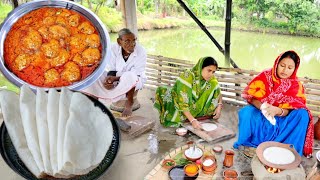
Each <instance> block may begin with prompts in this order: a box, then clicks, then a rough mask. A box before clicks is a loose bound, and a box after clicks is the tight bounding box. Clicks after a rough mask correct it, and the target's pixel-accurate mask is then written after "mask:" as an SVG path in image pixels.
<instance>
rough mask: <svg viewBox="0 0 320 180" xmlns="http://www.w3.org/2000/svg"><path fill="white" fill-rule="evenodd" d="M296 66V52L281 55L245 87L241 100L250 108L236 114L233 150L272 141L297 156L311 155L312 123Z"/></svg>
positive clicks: (298, 62)
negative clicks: (287, 145)
mask: <svg viewBox="0 0 320 180" xmlns="http://www.w3.org/2000/svg"><path fill="white" fill-rule="evenodd" d="M299 65H300V58H299V56H298V54H297V53H296V52H294V51H287V52H284V53H283V54H280V55H279V56H278V58H277V59H276V60H275V62H274V65H273V68H271V69H267V70H265V71H263V72H261V73H260V74H258V75H257V76H256V77H255V78H254V79H253V80H252V81H251V82H250V83H249V84H248V86H247V87H246V88H245V90H244V92H243V93H242V97H243V98H244V99H246V100H247V102H248V103H249V104H250V105H248V106H246V107H244V108H242V109H241V110H240V111H239V136H238V141H237V142H235V143H234V145H233V146H234V148H236V149H237V148H239V146H247V147H257V146H258V145H259V144H260V143H262V142H265V141H276V142H281V143H285V144H292V145H293V146H294V148H295V149H296V150H297V152H298V153H299V154H300V155H302V154H304V155H305V156H307V157H308V156H310V155H311V154H312V145H313V121H312V115H311V113H310V110H309V109H308V108H307V107H306V97H305V94H304V87H303V85H302V83H301V82H300V81H299V80H298V78H297V71H298V68H299Z"/></svg>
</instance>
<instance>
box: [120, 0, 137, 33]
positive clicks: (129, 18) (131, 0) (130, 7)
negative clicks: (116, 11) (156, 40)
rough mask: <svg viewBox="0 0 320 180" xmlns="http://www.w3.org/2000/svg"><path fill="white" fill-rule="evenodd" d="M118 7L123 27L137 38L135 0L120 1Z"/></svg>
mask: <svg viewBox="0 0 320 180" xmlns="http://www.w3.org/2000/svg"><path fill="white" fill-rule="evenodd" d="M120 6H121V12H122V19H123V21H124V25H125V27H126V28H128V29H130V30H131V31H132V32H133V33H134V34H135V35H136V36H138V26H137V11H136V9H137V2H136V0H121V3H120Z"/></svg>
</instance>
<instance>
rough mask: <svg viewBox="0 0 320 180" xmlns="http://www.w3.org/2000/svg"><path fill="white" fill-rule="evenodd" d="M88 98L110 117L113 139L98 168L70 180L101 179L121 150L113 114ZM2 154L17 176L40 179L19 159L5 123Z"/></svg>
mask: <svg viewBox="0 0 320 180" xmlns="http://www.w3.org/2000/svg"><path fill="white" fill-rule="evenodd" d="M88 98H89V99H90V100H91V101H92V102H93V103H94V105H95V106H98V107H99V108H100V109H101V110H102V111H103V112H104V113H105V114H107V115H108V116H109V118H110V120H111V124H112V127H113V138H112V142H111V145H110V147H109V150H108V152H107V154H106V155H105V157H104V159H103V160H102V161H101V163H100V164H99V166H98V167H96V168H95V169H93V170H92V171H90V172H89V173H88V174H86V175H82V176H75V177H72V178H69V179H68V180H93V179H97V178H99V177H100V176H101V175H103V174H104V173H105V172H106V171H107V170H108V168H109V167H110V166H111V164H112V163H113V161H114V159H115V158H116V156H117V153H118V151H119V148H120V131H119V127H118V125H117V123H116V121H115V118H114V117H113V115H112V113H111V112H110V111H109V110H108V109H107V108H106V107H105V106H104V105H103V104H102V103H101V102H100V101H98V100H96V99H94V98H92V97H89V96H88ZM0 153H1V156H2V158H3V159H4V161H5V162H6V163H7V165H8V166H9V167H10V168H11V169H12V170H13V171H15V172H16V173H17V174H19V175H21V176H22V177H24V178H25V179H28V180H36V179H38V178H36V177H35V176H34V175H33V174H32V173H31V172H30V171H29V170H28V169H27V168H26V167H25V165H24V163H23V162H22V161H21V159H20V158H19V156H18V154H17V152H16V149H15V148H14V146H13V144H12V142H11V139H10V136H9V134H8V131H7V128H6V126H5V124H4V122H3V123H2V125H1V127H0ZM43 179H53V180H56V179H58V178H51V177H50V178H43Z"/></svg>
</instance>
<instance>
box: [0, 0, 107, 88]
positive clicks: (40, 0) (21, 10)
mask: <svg viewBox="0 0 320 180" xmlns="http://www.w3.org/2000/svg"><path fill="white" fill-rule="evenodd" d="M42 7H57V8H66V9H69V10H73V11H76V12H78V13H80V14H81V15H83V16H84V17H86V18H87V19H88V20H89V21H91V22H92V24H93V25H94V26H95V28H96V29H97V31H98V32H99V36H100V42H101V45H102V55H101V57H102V59H101V61H100V64H99V66H98V67H97V69H96V70H95V71H94V72H92V74H91V75H89V76H88V77H87V78H86V79H83V80H81V81H78V82H75V83H73V84H72V85H70V86H68V88H70V89H72V90H81V89H84V88H86V87H88V86H90V85H91V84H92V83H94V82H95V81H96V80H97V79H98V78H99V77H100V76H101V75H102V73H103V72H104V70H105V68H106V65H107V61H108V60H109V59H110V57H111V54H110V53H111V50H110V47H111V46H110V45H111V44H110V37H109V33H108V31H107V30H106V28H105V26H104V24H103V23H102V22H101V20H100V19H99V18H98V17H97V16H96V15H95V14H94V13H93V12H91V11H90V10H89V9H87V8H85V7H83V6H81V5H79V4H77V3H74V2H72V1H66V0H36V1H31V2H28V3H25V4H22V5H20V6H19V7H17V8H15V9H14V10H13V11H11V12H10V13H9V14H8V16H7V18H6V19H5V20H4V22H3V24H2V26H1V28H0V70H1V72H2V73H3V75H4V76H5V77H6V78H7V79H8V80H9V81H10V82H12V83H14V84H15V85H17V86H19V87H20V86H22V85H23V84H28V85H29V86H30V87H31V88H32V89H36V88H37V87H36V86H34V85H31V84H29V83H27V82H25V81H23V80H21V79H20V78H19V77H17V76H16V75H15V74H13V73H12V72H11V71H10V70H9V69H7V67H6V65H5V64H4V41H5V38H6V36H7V34H8V32H9V31H10V29H11V27H12V26H13V24H14V23H15V22H16V21H17V20H18V19H19V18H21V17H22V16H24V15H25V14H27V13H29V12H30V11H33V10H36V9H39V8H42ZM58 89H59V88H58Z"/></svg>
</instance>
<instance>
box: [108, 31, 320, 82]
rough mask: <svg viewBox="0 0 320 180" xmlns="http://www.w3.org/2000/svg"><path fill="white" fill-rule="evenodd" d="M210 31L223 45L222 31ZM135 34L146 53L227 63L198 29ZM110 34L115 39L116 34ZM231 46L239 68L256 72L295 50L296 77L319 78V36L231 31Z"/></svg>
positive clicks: (223, 65)
mask: <svg viewBox="0 0 320 180" xmlns="http://www.w3.org/2000/svg"><path fill="white" fill-rule="evenodd" d="M209 31H210V33H211V34H212V35H213V37H214V38H215V39H216V40H217V41H218V42H219V44H220V45H221V46H222V47H223V48H224V38H225V37H224V30H222V29H221V30H217V29H210V30H209ZM138 36H139V37H138V40H139V42H140V44H142V45H143V46H144V47H145V48H146V50H147V53H148V54H153V55H162V56H165V57H171V58H178V59H184V60H189V61H193V62H196V61H197V60H198V59H199V58H200V57H203V56H212V57H214V58H215V59H216V60H217V61H218V63H219V66H221V67H227V66H228V65H226V63H225V59H224V56H223V54H222V53H221V52H220V51H219V50H218V48H217V47H216V46H215V45H214V44H213V42H212V41H211V40H210V39H209V38H208V37H207V35H206V34H205V33H204V32H203V31H202V30H200V29H165V30H149V31H139V35H138ZM110 37H111V41H112V42H115V41H116V38H117V35H116V34H111V35H110ZM230 49H231V50H230V56H231V58H232V59H233V61H234V62H235V63H236V64H237V65H238V66H239V67H240V68H242V69H248V70H256V71H261V70H263V69H266V68H270V67H272V65H273V63H274V60H275V59H276V57H277V56H278V55H279V54H280V53H281V52H283V51H286V50H294V51H296V52H297V53H298V54H299V55H300V58H301V65H300V68H299V71H298V75H299V77H310V78H316V79H320V73H319V72H318V71H319V69H320V38H311V37H300V36H288V35H277V34H267V33H253V32H243V31H232V32H231V48H230Z"/></svg>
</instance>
